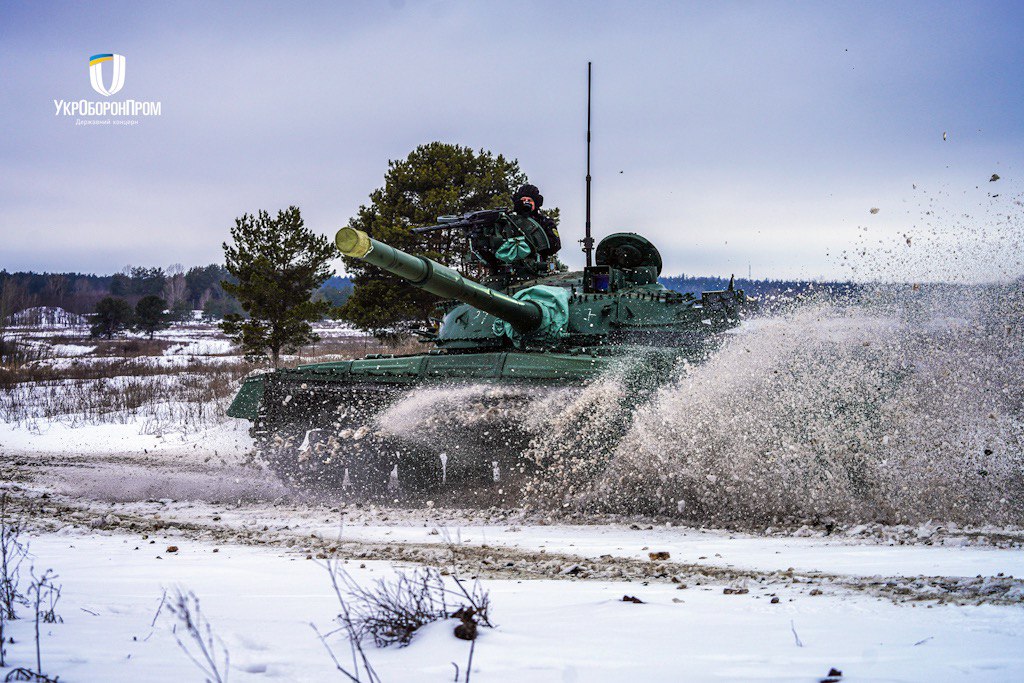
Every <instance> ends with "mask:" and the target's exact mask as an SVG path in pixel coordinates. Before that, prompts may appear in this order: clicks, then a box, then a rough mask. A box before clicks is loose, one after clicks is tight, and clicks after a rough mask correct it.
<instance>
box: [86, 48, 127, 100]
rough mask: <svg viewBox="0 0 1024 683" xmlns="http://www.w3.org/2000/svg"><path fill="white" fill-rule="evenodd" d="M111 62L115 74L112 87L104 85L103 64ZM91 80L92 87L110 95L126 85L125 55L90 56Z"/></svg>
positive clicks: (106, 95)
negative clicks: (108, 87)
mask: <svg viewBox="0 0 1024 683" xmlns="http://www.w3.org/2000/svg"><path fill="white" fill-rule="evenodd" d="M104 62H110V63H111V66H112V68H113V76H112V77H111V81H110V89H109V90H108V89H107V88H106V87H104V85H103V64H104ZM89 82H90V83H91V84H92V89H93V90H95V91H96V92H98V93H99V94H101V95H103V96H105V97H110V96H111V95H113V94H114V93H116V92H117V91H118V90H120V89H121V88H123V87H124V55H115V54H112V53H110V54H102V55H93V56H92V57H89Z"/></svg>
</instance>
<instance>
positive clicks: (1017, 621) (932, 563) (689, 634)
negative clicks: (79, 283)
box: [0, 327, 1024, 682]
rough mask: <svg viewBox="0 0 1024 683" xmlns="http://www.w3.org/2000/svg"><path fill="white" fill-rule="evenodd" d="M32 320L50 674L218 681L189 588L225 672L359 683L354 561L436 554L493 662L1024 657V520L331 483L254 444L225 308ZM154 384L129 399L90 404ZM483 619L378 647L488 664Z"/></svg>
mask: <svg viewBox="0 0 1024 683" xmlns="http://www.w3.org/2000/svg"><path fill="white" fill-rule="evenodd" d="M334 333H335V334H336V336H337V338H338V339H337V340H331V339H325V342H324V343H323V347H324V348H322V349H321V350H320V351H316V352H314V351H310V352H309V354H308V355H307V356H306V357H304V358H303V361H306V360H311V359H313V358H318V357H324V356H327V355H330V354H331V353H333V352H335V351H337V352H338V355H343V353H344V352H346V351H347V352H349V353H352V352H354V353H361V352H362V349H360V348H353V344H355V345H362V344H364V343H366V342H364V341H363V340H362V339H361V338H358V337H351V331H348V330H343V329H339V330H334ZM16 334H18V335H19V336H20V338H21V339H23V340H24V342H25V343H26V344H27V345H34V346H35V347H37V348H38V350H39V352H38V359H37V360H35V361H33V363H35V364H36V367H35V369H31V372H30V371H29V370H25V372H26V373H28V374H26V376H25V377H23V378H22V379H21V380H20V381H17V382H14V383H13V384H12V385H10V386H5V388H4V389H3V391H0V409H2V410H3V412H2V413H0V417H2V418H3V419H2V422H0V472H2V477H0V479H2V483H0V485H2V487H3V490H4V491H5V492H6V493H7V495H8V500H9V510H8V515H9V516H10V519H19V520H21V522H22V523H23V525H24V529H23V532H22V540H24V541H27V543H28V544H29V552H30V556H29V558H28V559H27V560H26V563H25V565H24V569H23V571H22V578H23V580H25V581H27V579H28V576H29V572H28V569H27V568H28V567H29V566H31V567H32V568H34V570H35V572H36V573H37V574H38V573H39V572H41V571H43V570H45V569H47V568H52V569H53V570H54V572H55V573H56V574H58V575H59V579H57V583H59V584H60V585H61V594H60V599H59V602H58V603H57V605H56V613H57V614H59V616H60V617H61V618H62V619H63V621H62V622H61V623H53V624H41V625H40V626H41V631H40V639H39V640H40V643H39V644H40V653H41V663H42V667H41V668H42V671H43V672H45V673H46V674H48V675H50V676H51V677H53V676H59V677H60V680H61V681H72V682H73V681H142V680H144V681H183V680H196V681H201V680H203V673H202V672H201V671H200V669H199V668H198V667H197V666H196V665H195V664H194V663H193V662H192V661H191V660H190V658H189V656H188V655H187V654H186V653H185V652H184V651H183V650H182V648H181V647H180V646H179V643H178V642H177V641H178V640H179V639H180V640H181V642H182V645H184V646H185V647H186V648H187V649H188V650H189V652H190V653H191V654H192V655H193V656H198V651H197V650H196V646H195V643H194V642H193V641H191V640H190V639H189V638H188V637H187V635H185V633H184V631H183V629H182V622H181V621H180V619H178V618H177V617H176V616H175V615H174V614H173V613H172V611H171V609H170V608H169V606H168V605H169V602H170V601H172V596H173V595H174V591H175V590H176V589H181V590H183V591H186V592H187V591H191V592H192V593H194V594H195V596H197V597H198V598H199V600H200V601H201V606H202V613H203V615H204V617H206V618H208V619H209V623H210V625H211V629H212V631H211V632H212V634H213V635H214V636H215V642H216V647H217V648H221V646H222V647H223V650H220V649H218V653H220V652H222V651H224V650H226V652H227V653H228V655H229V666H228V667H227V673H228V676H226V677H225V679H230V680H233V681H256V680H264V679H269V680H296V681H325V680H339V681H340V680H347V679H346V678H345V677H344V675H343V674H342V673H341V672H339V671H337V670H336V669H335V666H334V663H333V662H332V660H331V658H330V656H329V654H328V652H327V650H326V649H325V647H324V645H323V644H322V643H321V642H320V640H319V639H318V637H317V634H316V633H315V632H314V630H313V628H312V627H311V626H310V625H311V624H313V625H315V626H316V627H317V629H319V631H320V632H321V633H330V635H329V636H328V637H327V642H328V644H329V645H330V646H331V647H332V649H333V650H334V651H335V652H336V653H338V654H339V656H341V657H342V663H343V664H346V662H350V660H349V659H348V656H349V648H348V645H347V644H346V640H345V637H344V634H343V633H341V632H336V631H335V629H336V628H337V624H336V622H335V618H336V617H337V615H338V613H339V610H340V608H339V603H338V600H337V597H336V596H335V594H334V591H333V590H332V586H331V582H330V574H329V572H328V570H327V568H326V567H325V564H326V562H327V561H328V559H329V558H337V559H338V561H340V562H341V563H342V564H341V566H342V567H343V568H344V569H345V570H346V571H347V572H348V574H349V576H350V577H351V578H352V580H354V581H356V582H358V583H359V584H360V585H362V586H372V585H373V583H374V582H375V581H377V580H379V579H382V578H388V577H395V576H396V575H397V573H402V572H404V573H408V572H411V571H413V570H414V569H415V568H417V567H436V568H439V569H441V570H442V572H443V573H444V574H446V580H447V581H449V582H451V581H452V575H457V576H459V577H462V579H463V580H465V581H467V582H471V581H472V580H473V579H474V578H475V577H478V578H479V580H480V581H481V585H482V587H483V589H484V590H486V591H488V592H489V596H490V601H491V607H490V616H491V619H492V621H493V624H494V627H493V628H486V627H482V628H481V629H480V636H479V637H478V639H477V640H476V641H474V643H475V645H474V646H473V659H472V667H471V671H470V673H471V680H473V681H480V682H484V681H557V682H563V681H579V682H584V681H623V680H643V681H681V680H685V681H705V680H709V681H711V680H714V681H722V680H757V681H761V680H763V681H808V682H810V681H821V680H824V679H826V678H827V675H828V674H829V672H830V670H832V669H835V670H837V671H841V672H842V677H841V679H838V680H842V681H940V680H941V681H951V680H972V681H973V680H988V681H1008V680H1020V679H1021V678H1024V609H1022V606H1024V580H1022V577H1024V552H1022V550H1021V547H1022V545H1024V531H1022V530H1021V529H1019V528H1015V527H1006V526H999V527H996V526H973V527H966V526H958V525H956V524H949V523H944V522H941V521H934V522H931V523H925V524H914V525H904V526H886V525H880V524H838V525H827V526H825V525H821V524H818V525H815V524H809V525H807V526H802V527H778V528H766V529H762V530H761V531H760V532H758V533H754V532H745V533H741V532H739V531H730V530H726V529H708V528H691V527H687V526H680V525H678V524H677V523H673V522H672V521H671V520H665V519H659V518H646V517H628V516H615V515H603V516H589V517H584V516H581V515H575V514H562V515H552V514H550V513H548V512H544V511H536V510H534V511H527V510H523V509H495V508H491V509H472V510H467V509H447V508H439V507H433V506H426V507H419V508H415V509H409V508H398V507H389V506H372V505H368V504H363V503H353V502H345V501H342V500H340V499H337V500H333V499H331V498H330V497H327V498H324V497H319V498H312V497H310V496H307V495H303V493H302V492H295V491H290V490H289V489H288V488H287V487H285V486H284V485H283V484H281V483H280V482H279V481H277V480H276V478H274V476H273V475H271V474H270V473H268V472H266V471H264V470H262V469H261V468H259V467H256V466H254V465H252V464H251V463H250V458H249V454H250V451H251V448H252V442H251V440H250V438H249V436H248V434H247V431H246V428H247V423H244V422H237V421H233V420H230V419H227V418H225V417H224V414H223V412H224V409H225V408H226V404H227V402H228V401H229V400H230V396H231V394H232V392H233V390H234V388H235V387H237V384H238V381H239V380H240V378H241V377H242V376H244V372H245V366H244V365H243V364H242V363H241V359H239V358H238V357H237V356H235V355H234V351H233V349H232V347H231V346H230V344H228V343H227V342H226V340H225V339H223V338H222V337H220V335H219V333H217V332H216V330H214V329H212V328H203V327H190V328H184V329H172V330H168V331H166V332H164V333H161V334H159V335H158V336H157V340H156V342H157V343H155V344H149V343H148V340H138V339H130V340H121V342H120V343H121V344H122V346H125V345H127V346H128V348H129V349H130V351H129V352H127V353H124V354H121V355H119V352H118V348H117V345H116V344H111V343H106V342H93V341H90V340H88V339H87V338H86V337H84V336H83V335H82V333H81V330H77V331H76V330H71V331H69V330H67V329H60V328H53V329H39V328H36V329H23V330H19V331H17V332H16ZM325 336H326V335H325ZM335 341H336V342H337V344H336V345H334V342H335ZM136 342H138V343H139V346H137V347H133V346H132V344H135V343H136ZM144 342H145V343H144ZM370 350H371V351H372V350H373V349H370ZM321 354H323V355H321ZM295 360H296V361H297V359H295ZM82 368H87V369H86V370H84V371H83V370H82ZM88 368H92V369H96V368H100V369H101V370H102V372H101V373H100V374H101V375H102V376H96V373H95V372H93V370H89V369H88ZM117 368H121V371H120V372H114V373H110V372H109V370H110V369H117ZM138 368H146V369H147V370H146V372H148V373H151V374H148V375H147V374H143V373H139V372H136V371H137V370H138ZM217 368H220V370H217ZM31 373H35V374H31ZM29 375H30V376H29ZM142 380H146V381H147V382H148V381H152V386H151V385H149V384H146V385H145V386H142V385H140V384H138V382H140V381H142ZM197 380H198V382H197ZM204 382H205V383H213V382H215V383H217V384H218V386H219V388H218V389H217V391H216V392H213V393H202V392H201V391H200V390H198V389H196V386H200V385H202V384H203V383H204ZM69 387H78V389H76V390H75V391H76V392H77V393H73V392H71V391H70V389H69ZM136 390H137V391H138V392H139V393H138V395H137V400H136V401H135V402H134V403H131V404H128V405H125V404H123V403H122V404H118V403H116V402H115V403H112V404H111V409H110V410H109V411H108V412H103V411H99V410H97V409H96V406H95V405H92V404H91V403H90V401H93V400H95V399H96V398H97V397H107V396H108V395H119V396H123V395H125V394H127V393H129V392H130V391H136ZM104 400H106V399H105V398H104ZM181 419H183V420H184V421H179V420H181ZM172 548H173V550H172ZM626 596H628V597H630V598H636V599H637V600H638V602H635V601H633V600H627V601H624V600H623V598H624V597H626ZM20 613H21V617H22V618H20V619H18V620H17V621H10V622H7V625H6V629H7V630H6V631H5V635H7V636H9V637H12V638H13V642H9V643H8V644H7V645H6V646H5V649H6V657H7V663H8V669H9V668H10V667H11V666H23V667H29V668H33V669H34V668H35V661H36V660H35V656H36V655H35V637H34V621H33V620H32V619H31V618H30V617H31V611H30V610H29V609H28V608H21V610H20ZM459 623H460V622H459V621H458V620H454V619H444V620H440V621H435V622H433V623H431V624H428V625H426V626H424V627H422V628H420V629H419V630H418V631H417V632H416V633H415V635H414V636H413V638H412V640H411V643H410V644H409V645H408V646H407V647H399V646H397V645H391V646H389V647H384V648H377V647H375V646H374V645H373V643H372V642H370V641H367V642H366V644H365V652H366V655H367V657H368V659H369V661H370V663H371V664H372V667H373V668H374V669H375V670H376V672H377V674H378V675H379V679H380V680H381V681H384V682H389V681H439V682H440V681H451V680H454V678H455V675H456V667H457V668H458V672H459V676H460V680H465V678H466V669H467V662H468V659H469V656H470V643H469V642H466V641H464V640H460V639H457V638H456V637H454V635H453V630H454V628H455V626H456V625H457V624H459ZM217 661H221V660H219V659H218V660H217ZM453 663H454V665H453ZM348 668H351V667H348ZM222 672H223V669H222ZM3 673H6V670H3V669H0V674H3ZM362 680H368V677H367V676H366V674H365V673H364V674H363V675H362Z"/></svg>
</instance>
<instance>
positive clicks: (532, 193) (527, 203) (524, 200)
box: [512, 185, 544, 213]
mask: <svg viewBox="0 0 1024 683" xmlns="http://www.w3.org/2000/svg"><path fill="white" fill-rule="evenodd" d="M542 206H544V195H542V194H541V193H540V190H538V189H537V186H536V185H523V186H522V187H520V188H519V189H518V190H516V193H515V194H514V195H512V208H513V210H515V212H516V213H534V212H535V211H537V210H539V209H540V207H542Z"/></svg>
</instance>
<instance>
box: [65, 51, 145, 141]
mask: <svg viewBox="0 0 1024 683" xmlns="http://www.w3.org/2000/svg"><path fill="white" fill-rule="evenodd" d="M107 62H110V87H109V88H108V87H107V86H106V85H105V84H104V81H105V79H104V78H103V65H104V64H106V63H107ZM124 63H125V58H124V55H116V54H114V53H112V52H104V53H102V54H98V55H93V56H92V57H89V83H90V84H91V85H92V89H93V90H95V91H96V92H98V93H99V94H100V95H103V96H104V97H111V96H112V95H116V94H117V93H118V92H120V91H121V88H123V87H124V73H125V67H124ZM161 107H162V103H161V102H159V101H156V102H154V101H149V100H134V99H125V100H84V99H83V100H54V101H53V108H54V112H53V113H54V115H56V116H68V117H72V116H73V117H75V125H76V126H107V125H109V126H135V125H138V123H139V117H151V116H160V114H161V113H162V112H161Z"/></svg>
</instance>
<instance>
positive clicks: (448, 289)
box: [334, 227, 544, 333]
mask: <svg viewBox="0 0 1024 683" xmlns="http://www.w3.org/2000/svg"><path fill="white" fill-rule="evenodd" d="M334 243H335V244H336V245H337V246H338V249H339V250H340V251H341V253H342V254H344V255H345V256H350V257H352V258H357V259H360V260H361V261H365V262H367V263H369V264H371V265H374V266H377V267H378V268H381V269H383V270H386V271H387V272H389V273H391V274H392V275H397V276H398V277H400V278H402V279H403V280H406V281H408V282H409V283H410V284H412V285H415V286H416V287H419V288H420V289H424V290H426V291H428V292H430V293H431V294H436V295H437V296H441V297H444V298H446V299H458V300H459V301H463V302H465V303H467V304H469V305H470V306H473V307H474V308H479V309H480V310H481V311H485V312H487V313H490V314H491V315H493V316H495V317H497V318H501V319H502V320H504V321H505V322H507V323H509V324H510V325H511V326H512V327H513V328H515V329H516V331H518V332H521V333H530V332H533V331H534V330H536V329H537V328H538V327H540V326H541V324H542V323H543V322H544V313H543V312H542V310H541V307H540V306H539V305H538V304H536V303H534V302H532V301H528V300H519V299H514V298H512V297H511V296H509V295H507V294H504V293H502V292H499V291H497V290H494V289H491V288H490V287H487V286H486V285H482V284H480V283H479V282H474V281H473V280H469V279H467V278H465V277H463V276H462V275H461V274H460V273H459V272H457V271H455V270H453V269H451V268H449V267H447V266H443V265H441V264H440V263H437V262H436V261H431V260H430V259H428V258H424V257H423V256H414V255H413V254H407V253H406V252H404V251H402V250H400V249H396V248H394V247H392V246H390V245H387V244H384V243H383V242H379V241H377V240H375V239H373V238H372V237H370V236H369V235H367V234H366V233H365V232H363V231H362V230H356V229H354V228H348V227H346V228H342V229H341V230H339V231H338V234H337V235H336V236H335V239H334Z"/></svg>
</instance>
